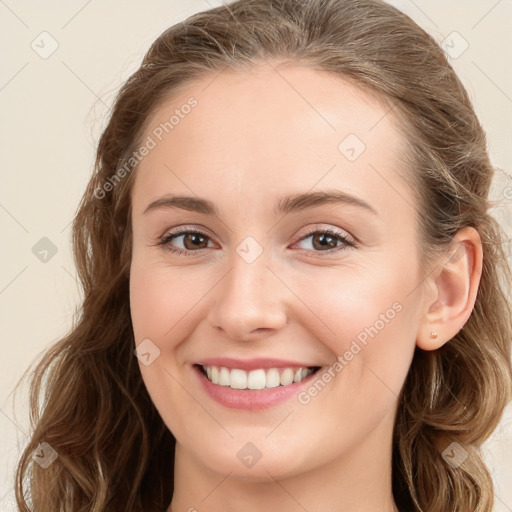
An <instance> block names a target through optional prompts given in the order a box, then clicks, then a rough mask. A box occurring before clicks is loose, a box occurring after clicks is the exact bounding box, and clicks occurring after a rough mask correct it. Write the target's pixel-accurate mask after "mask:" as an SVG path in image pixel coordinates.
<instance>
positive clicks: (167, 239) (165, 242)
mask: <svg viewBox="0 0 512 512" xmlns="http://www.w3.org/2000/svg"><path fill="white" fill-rule="evenodd" d="M315 234H327V235H331V236H333V237H336V238H337V239H338V240H340V241H341V242H343V244H344V245H345V247H343V246H339V247H334V248H332V249H329V250H326V251H315V250H310V249H302V250H304V251H308V252H313V253H320V254H322V253H327V254H333V253H337V252H338V251H341V250H345V249H347V248H355V247H356V246H357V244H356V242H355V241H354V240H352V239H351V238H349V237H348V236H346V235H344V234H343V233H342V232H340V231H337V230H335V229H332V228H326V229H311V230H309V231H308V232H307V233H306V234H305V235H303V236H302V237H301V238H300V239H299V240H297V242H296V243H298V242H302V241H303V240H305V239H306V238H309V237H310V236H311V235H315ZM181 235H200V236H204V237H206V238H208V239H210V237H209V236H208V235H207V234H206V233H203V232H202V231H198V230H196V229H181V230H180V231H176V232H174V233H172V232H171V233H169V234H167V235H165V236H164V237H163V238H162V239H161V240H160V242H158V243H157V244H156V245H161V246H164V248H165V250H167V251H170V252H172V253H174V254H178V255H183V256H194V255H195V254H194V253H196V254H197V253H202V252H203V251H205V250H206V248H204V249H198V250H197V251H192V250H190V249H176V248H173V247H172V246H171V240H172V239H173V238H176V237H179V236H181Z"/></svg>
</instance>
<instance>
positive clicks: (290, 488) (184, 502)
mask: <svg viewBox="0 0 512 512" xmlns="http://www.w3.org/2000/svg"><path fill="white" fill-rule="evenodd" d="M391 431H392V429H391ZM369 437H370V438H366V439H365V441H364V446H355V447H353V448H352V449H351V450H350V451H349V452H345V453H343V454H340V455H339V456H337V457H334V458H332V459H331V460H329V461H327V462H325V463H324V464H322V465H316V466H315V465H314V464H311V465H310V468H309V469H308V470H307V471H305V472H302V473H300V474H295V475H291V476H286V477H285V478H279V477H275V476H273V475H272V468H267V469H266V470H265V475H264V476H261V477H259V478H257V479H255V480H254V481H248V480H247V478H245V479H244V478H242V477H238V476H237V475H236V473H235V472H236V466H234V468H233V469H234V471H232V472H231V473H228V474H220V473H219V472H217V471H215V469H213V468H210V467H207V466H206V465H205V464H204V462H205V461H204V460H200V459H199V458H198V457H197V456H195V455H194V454H193V453H192V451H190V450H188V449H187V448H186V447H184V446H183V445H181V444H179V443H177V445H176V452H175V454H176V455H175V482H174V495H173V499H172V502H171V506H170V507H169V508H168V510H167V512H199V511H202V510H208V512H221V511H222V512H239V511H240V510H243V511H244V512H259V511H261V510H268V511H270V510H279V511H280V512H300V511H304V510H307V511H308V512H320V511H322V512H338V511H340V510H343V511H344V512H377V511H378V512H398V509H397V507H396V505H395V503H394V500H393V495H392V491H391V488H392V483H391V482H392V480H391V455H392V452H391V448H392V445H391V437H390V429H389V425H387V424H381V425H379V426H377V427H376V428H375V429H374V431H372V433H371V435H370V436H369ZM171 507H172V508H171Z"/></svg>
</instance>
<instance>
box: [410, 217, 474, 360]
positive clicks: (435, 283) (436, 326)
mask: <svg viewBox="0 0 512 512" xmlns="http://www.w3.org/2000/svg"><path fill="white" fill-rule="evenodd" d="M482 261H483V250H482V242H481V239H480V235H479V233H478V231H477V230H476V229H475V228H473V227H471V226H466V227H465V228H463V229H461V230H460V231H458V232H457V234H456V235H455V237H454V239H453V244H452V247H451V249H450V251H449V253H448V255H446V256H444V258H442V259H441V260H440V261H439V264H438V267H437V269H436V271H434V272H433V273H432V275H431V277H430V278H429V279H428V280H427V283H426V284H427V286H429V287H431V288H432V289H433V293H432V294H431V295H430V297H429V298H428V299H427V300H426V302H425V311H426V312H425V315H424V318H423V321H422V322H421V325H420V326H419V331H418V336H417V340H416V344H417V346H418V347H419V348H421V349H423V350H435V349H437V348H439V347H441V346H442V345H444V344H445V343H446V342H447V341H449V340H450V339H452V338H453V337H454V336H455V335H456V334H457V333H458V332H459V331H460V330H461V329H462V328H463V327H464V325H465V323H466V322H467V321H468V319H469V317H470V315H471V312H472V311H473V308H474V305H475V301H476V296H477V292H478V286H479V284H480V277H481V274H482ZM432 297H434V299H432Z"/></svg>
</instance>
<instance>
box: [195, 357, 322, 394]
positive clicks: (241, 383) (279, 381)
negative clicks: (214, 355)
mask: <svg viewBox="0 0 512 512" xmlns="http://www.w3.org/2000/svg"><path fill="white" fill-rule="evenodd" d="M195 366H196V367H197V368H198V369H199V370H200V371H201V372H202V374H203V375H204V376H205V377H206V379H207V380H208V381H209V382H211V383H212V384H215V385H217V386H223V387H226V388H231V389H237V390H252V391H257V390H263V389H272V388H278V387H287V386H290V385H292V384H298V383H300V382H302V381H303V380H304V379H306V378H307V377H309V376H310V375H312V374H313V373H316V372H317V371H318V370H319V369H320V368H321V367H320V366H303V367H274V368H256V369H253V370H244V369H241V368H227V367H225V366H216V365H200V364H197V365H195Z"/></svg>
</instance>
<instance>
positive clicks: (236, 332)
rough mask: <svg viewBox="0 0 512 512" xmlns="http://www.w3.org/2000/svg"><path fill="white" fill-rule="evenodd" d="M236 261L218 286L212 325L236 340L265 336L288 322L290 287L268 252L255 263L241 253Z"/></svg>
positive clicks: (210, 319)
mask: <svg viewBox="0 0 512 512" xmlns="http://www.w3.org/2000/svg"><path fill="white" fill-rule="evenodd" d="M264 254H265V253H264ZM232 260H233V265H232V267H231V270H230V271H229V272H228V273H227V275H226V276H225V277H224V279H222V280H221V282H220V283H219V284H218V285H217V286H216V287H215V290H216V293H215V294H214V298H213V301H214V306H213V307H212V308H211V309H210V311H209V314H208V319H209V322H210V325H211V326H212V327H213V328H214V329H215V330H217V331H220V332H222V333H223V334H224V335H225V336H227V337H229V338H231V339H233V340H236V341H256V340H259V339H264V338H266V337H268V336H270V335H272V333H274V332H275V331H277V330H279V329H280V328H282V327H283V326H284V325H285V324H286V321H287V313H286V299H285V296H284V295H285V294H286V292H287V288H286V286H285V284H283V282H282V281H281V280H280V279H278V277H277V276H276V274H275V273H274V271H273V270H271V269H270V268H269V267H268V265H267V263H268V261H267V258H265V257H264V255H261V256H260V257H259V258H258V259H257V260H256V261H254V262H252V263H247V262H246V261H244V260H243V259H242V258H241V257H239V256H238V254H234V255H233V258H232Z"/></svg>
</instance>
